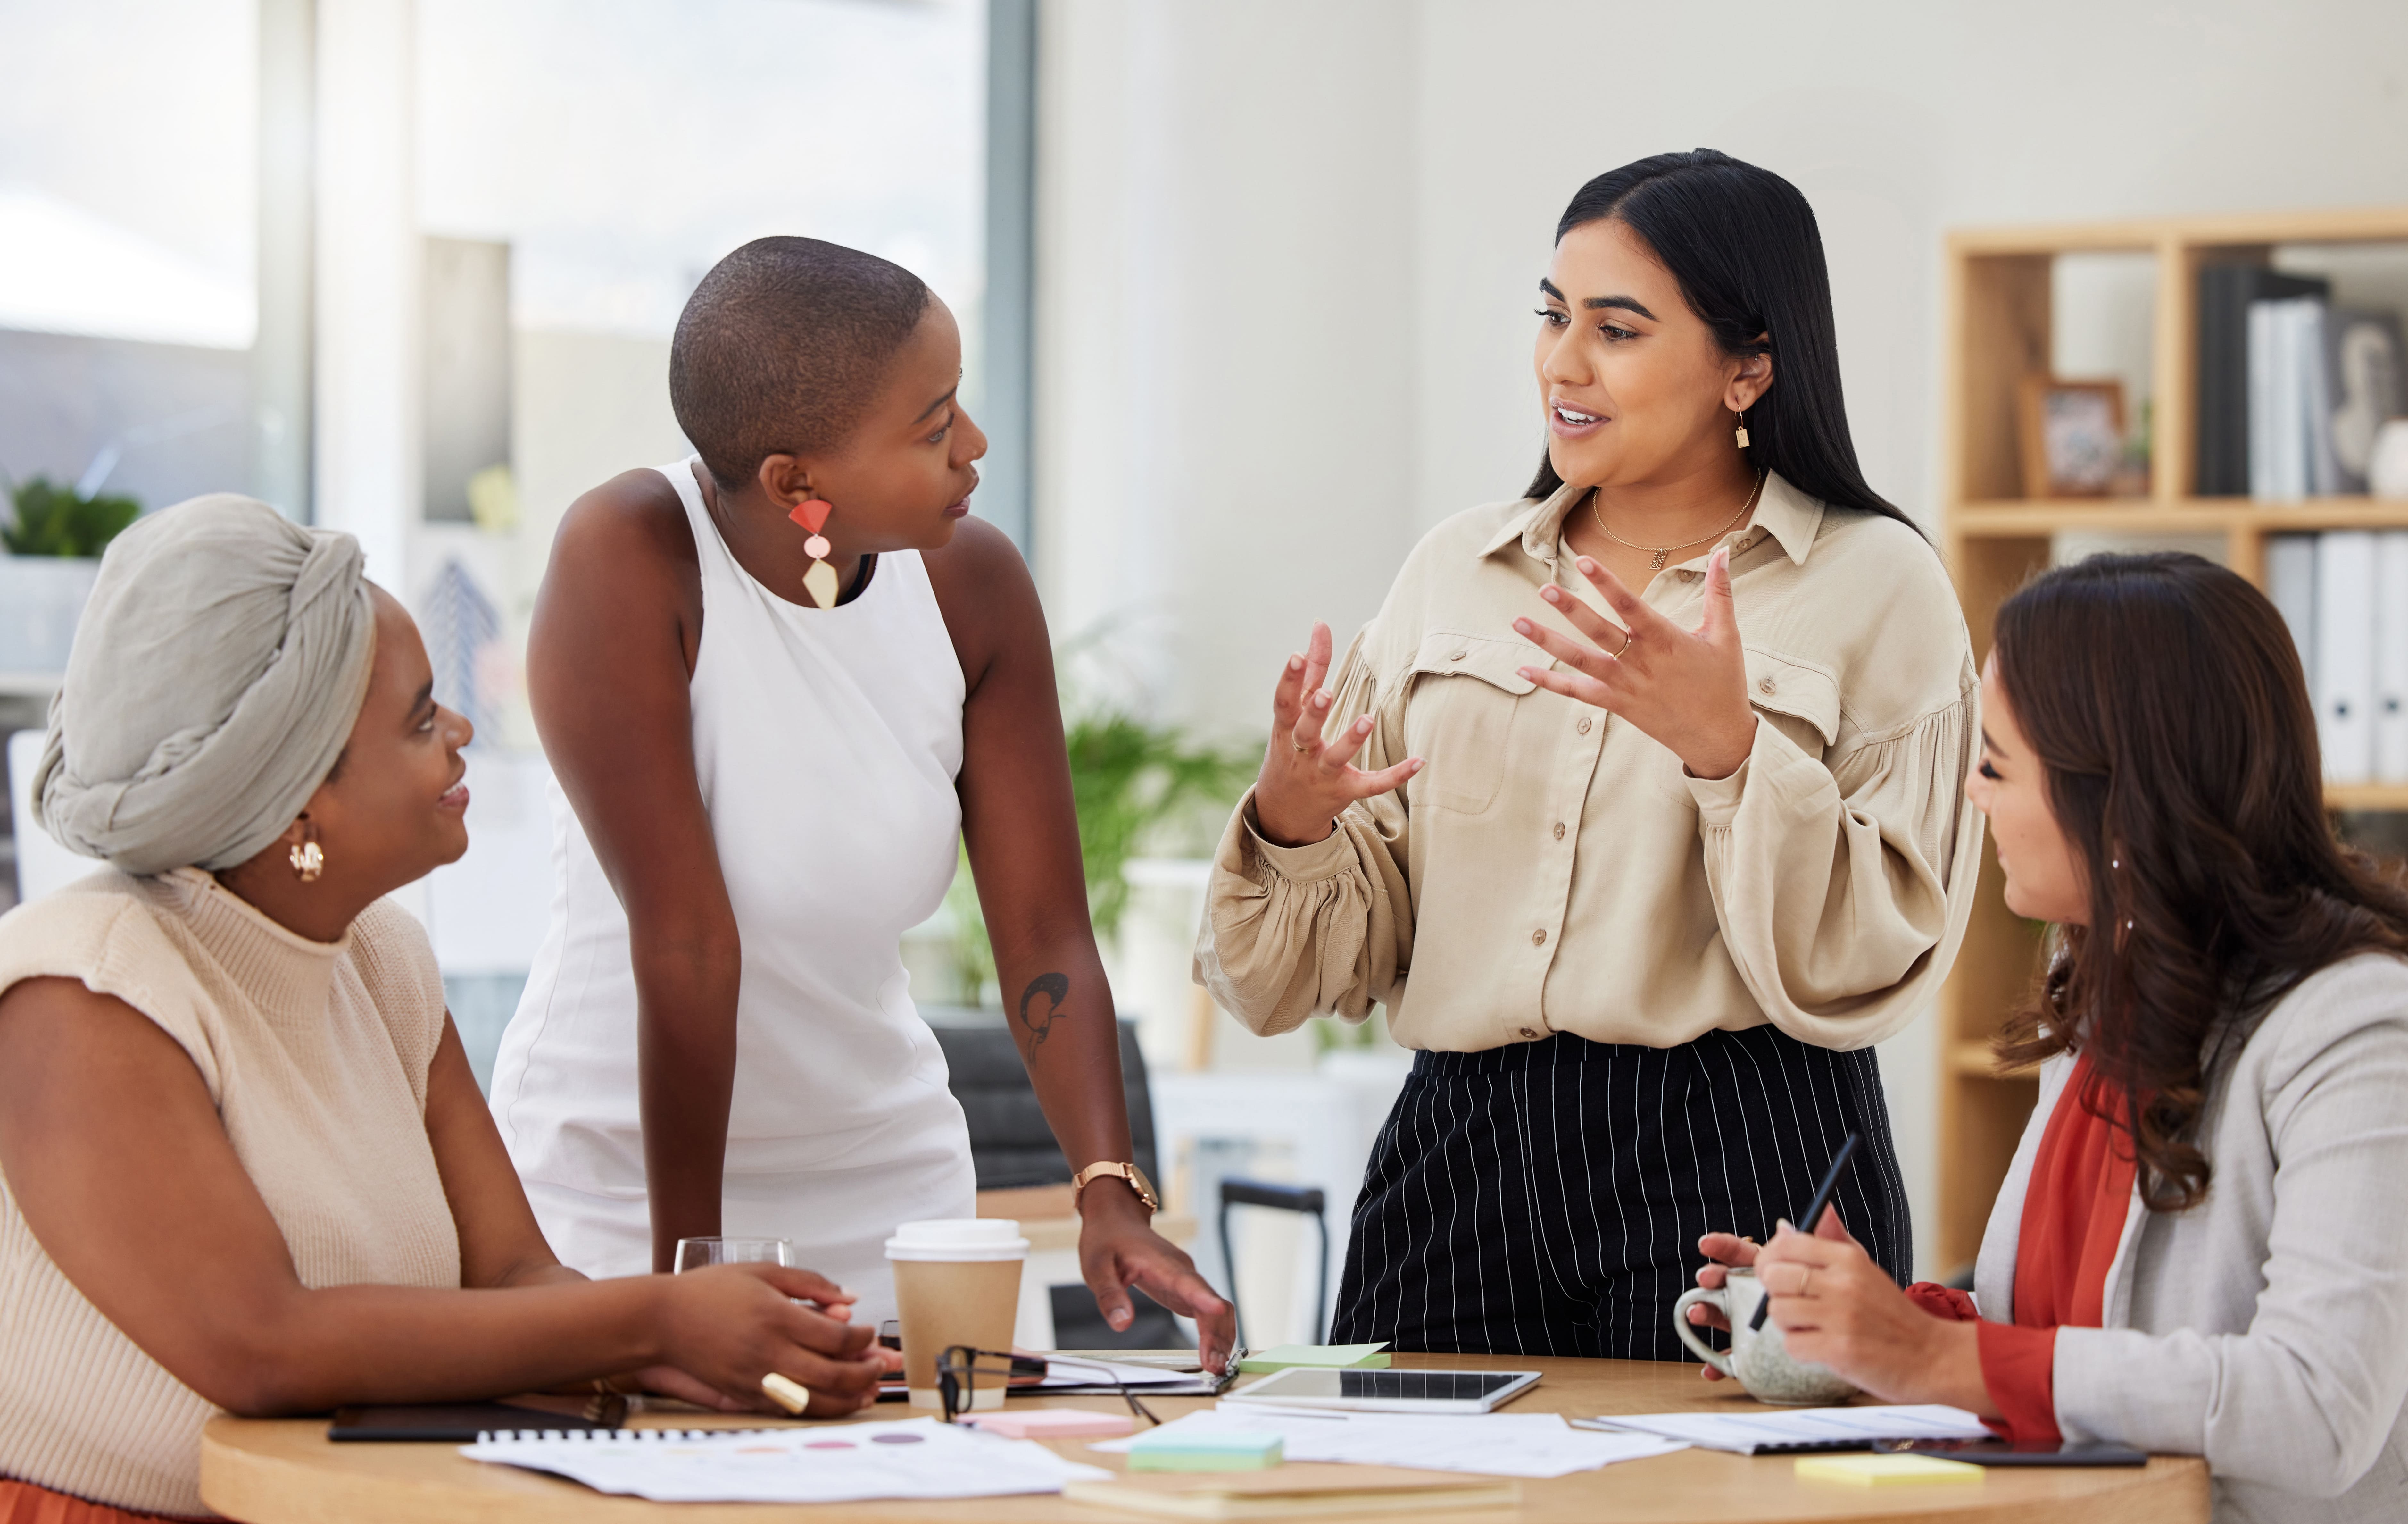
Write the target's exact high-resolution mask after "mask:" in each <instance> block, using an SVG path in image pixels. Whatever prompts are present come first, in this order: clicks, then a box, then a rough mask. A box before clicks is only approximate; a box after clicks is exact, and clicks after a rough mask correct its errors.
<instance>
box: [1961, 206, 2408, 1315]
mask: <svg viewBox="0 0 2408 1524" xmlns="http://www.w3.org/2000/svg"><path fill="white" fill-rule="evenodd" d="M2347 243H2399V244H2402V245H2408V207H2403V208H2359V209H2350V210H2338V211H2326V212H2282V213H2267V214H2252V215H2217V216H2206V217H2174V218H2150V219H2143V220H2135V221H2124V222H2111V223H2079V224H2066V225H2060V226H2044V227H2018V228H1988V229H1970V230H1963V231H1959V232H1957V233H1954V234H1952V235H1950V236H1949V238H1948V244H1947V254H1946V258H1947V265H1948V271H1947V283H1948V325H1947V330H1946V335H1945V344H1946V361H1945V372H1946V374H1945V384H1946V387H1947V402H1946V410H1945V420H1946V434H1945V439H1944V441H1943V449H1944V453H1945V476H1944V479H1943V484H1942V495H1943V496H1942V524H1941V541H1942V550H1943V552H1944V553H1945V554H1946V556H1947V558H1948V567H1949V570H1950V573H1951V574H1952V575H1953V576H1954V577H1955V579H1956V582H1957V597H1958V598H1959V599H1960V600H1961V601H1962V603H1963V605H1964V609H1965V621H1966V624H1967V625H1968V627H1969V628H1970V629H1971V632H1972V637H1973V651H1974V656H1975V659H1976V660H1980V659H1982V658H1984V657H1985V656H1987V655H1988V654H1989V648H1990V620H1991V615H1992V613H1993V612H1994V611H1996V610H1997V608H1998V606H1999V603H2000V600H2001V599H2002V598H2004V597H2006V596H2007V595H2008V594H2010V593H2012V592H2014V590H2015V588H2017V587H2018V586H2020V585H2021V584H2022V583H2023V582H2024V579H2025V578H2027V577H2028V576H2030V575H2031V574H2032V573H2033V572H2034V571H2036V570H2039V569H2040V568H2043V567H2046V566H2047V565H2048V564H2049V549H2050V540H2051V537H2053V536H2055V535H2057V534H2058V533H2060V532H2067V531H2071V532H2085V531H2086V532H2094V533H2097V532H2106V533H2123V534H2145V535H2215V536H2220V537H2222V539H2223V541H2224V550H2225V559H2226V562H2227V564H2229V566H2230V567H2231V568H2233V569H2234V570H2236V571H2238V572H2240V573H2242V574H2243V576H2246V577H2248V578H2250V579H2251V580H2252V581H2256V582H2261V583H2262V582H2263V580H2264V576H2265V567H2266V539H2267V537H2268V536H2270V535H2274V534H2280V533H2285V532H2287V531H2311V532H2312V531H2315V530H2320V529H2371V528H2386V529H2387V528H2408V501H2398V500H2391V501H2386V500H2380V499H2373V498H2367V497H2318V498H2308V499H2304V500H2301V501H2300V502H2296V503H2261V502H2256V501H2252V500H2250V499H2248V498H2241V497H2199V496H2193V495H2192V492H2193V486H2194V482H2193V471H2194V466H2195V460H2196V452H2195V449H2194V439H2193V420H2194V418H2195V417H2196V409H2197V402H2198V398H2197V396H2196V387H2197V377H2196V367H2195V366H2194V364H2193V356H2194V354H2195V352H2196V349H2195V345H2196V339H2197V334H2196V330H2197V327H2198V314H2199V270H2200V266H2202V265H2205V264H2209V263H2218V264H2228V263H2248V262H2259V263H2262V262H2266V261H2268V260H2270V259H2271V258H2272V254H2273V251H2274V249H2275V247H2276V246H2278V245H2284V244H2293V245H2299V244H2314V245H2329V244H2347ZM2088 253H2143V254H2148V255H2150V256H2152V257H2153V258H2154V260H2155V262H2156V266H2157V289H2156V298H2155V308H2154V311H2153V314H2152V316H2153V338H2152V349H2151V356H2150V369H2151V376H2152V381H2151V388H2150V389H2151V393H2152V395H2153V399H2154V400H2153V406H2152V410H2151V417H2150V425H2151V429H2152V438H2151V440H2150V452H2149V453H2150V460H2151V473H2150V487H2151V490H2150V496H2146V497H2116V498H2097V497H2091V498H2057V499H2037V500H2035V499H2026V498H2024V497H2023V496H2022V494H2023V471H2022V465H2021V457H2020V455H2019V453H2018V450H2017V440H2016V433H2015V426H2016V395H2017V388H2018V386H2019V385H2020V383H2021V381H2023V378H2025V377H2026V376H2028V375H2045V374H2047V373H2049V371H2050V369H2051V358H2052V357H2051V353H2050V350H2051V339H2050V318H2051V311H2050V290H2051V279H2050V278H2051V271H2052V266H2053V265H2054V263H2055V261H2056V260H2057V257H2058V256H2059V255H2062V254H2088ZM2326 801H2327V803H2328V804H2329V805H2330V806H2331V807H2332V808H2333V809H2335V810H2401V811H2408V785H2401V784H2369V785H2361V786H2353V787H2347V788H2332V789H2329V790H2327V792H2326ZM2039 952H2040V937H2039V929H2038V927H2034V926H2033V925H2031V924H2030V923H2028V922H2026V921H2024V920H2022V919H2021V918H2019V917H2017V916H2016V915H2014V913H2012V912H2010V911H2009V910H2008V909H2007V906H2006V899H2005V896H2004V884H2003V881H2002V880H2001V879H2000V874H1999V870H1998V865H1997V861H1996V859H1995V858H1994V857H1993V856H1992V855H1990V853H1989V852H1988V851H1987V849H1986V848H1985V851H1984V853H1983V864H1982V877H1981V884H1980V887H1979V890H1978V893H1977V899H1976V901H1975V904H1974V907H1973V915H1972V923H1971V926H1970V927H1967V929H1966V933H1965V944H1964V950H1963V952H1962V953H1961V954H1960V955H1959V956H1958V958H1957V967H1956V969H1955V970H1954V971H1953V972H1952V973H1951V975H1950V976H1949V979H1948V983H1947V985H1946V986H1945V987H1944V988H1943V989H1942V994H1941V999H1940V1012H1939V1014H1940V1021H1941V1033H1942V1040H1941V1043H1940V1076H1939V1079H1940V1150H1941V1152H1940V1161H1939V1162H1940V1220H1939V1222H1938V1224H1937V1225H1936V1227H1937V1231H1938V1235H1939V1236H1938V1247H1939V1253H1938V1255H1937V1257H1936V1258H1938V1260H1939V1262H1940V1263H1941V1265H1942V1266H1943V1267H1944V1268H1945V1269H1947V1270H1950V1271H1954V1270H1957V1269H1959V1268H1961V1267H1963V1266H1966V1265H1969V1264H1971V1262H1972V1259H1973V1256H1974V1252H1975V1251H1976V1250H1977V1249H1978V1248H1979V1247H1980V1244H1981V1241H1982V1229H1983V1227H1984V1225H1985V1223H1986V1222H1987V1220H1988V1217H1989V1212H1990V1203H1991V1201H1992V1199H1993V1198H1994V1197H1995V1196H1996V1195H1997V1193H1998V1187H1999V1185H2000V1181H2002V1180H2003V1179H2005V1177H2006V1172H2007V1164H2008V1162H2009V1160H2010V1159H2011V1158H2012V1157H2014V1147H2015V1142H2016V1139H2017V1138H2018V1137H2019V1136H2020V1135H2021V1134H2022V1131H2023V1127H2024V1123H2025V1121H2026V1119H2027V1118H2028V1116H2029V1115H2030V1114H2031V1108H2032V1103H2033V1101H2034V1100H2035V1099H2036V1097H2037V1095H2038V1083H2037V1081H2036V1080H2035V1079H2034V1078H2033V1077H2032V1075H2031V1074H2030V1073H2029V1072H2028V1071H2027V1072H2024V1073H2018V1074H2000V1072H1998V1071H1997V1069H1996V1066H1995V1064H1994V1062H1993V1060H1992V1058H1991V1055H1990V1049H1989V1042H1990V1039H1991V1037H1992V1036H1993V1034H1995V1033H1996V1031H1997V1030H1998V1028H1999V1025H2000V1022H2001V1021H2002V1020H2003V1019H2004V1018H2005V1015H2006V1014H2007V1013H2008V1011H2010V1010H2011V1009H2013V1007H2014V1005H2015V1004H2016V1003H2017V1002H2018V1001H2020V1000H2021V999H2023V998H2024V997H2025V996H2026V994H2027V993H2028V990H2029V988H2030V985H2031V981H2032V978H2033V975H2034V974H2035V972H2036V971H2037V968H2038V955H2039Z"/></svg>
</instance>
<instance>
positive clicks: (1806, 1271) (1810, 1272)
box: [1798, 1265, 1814, 1297]
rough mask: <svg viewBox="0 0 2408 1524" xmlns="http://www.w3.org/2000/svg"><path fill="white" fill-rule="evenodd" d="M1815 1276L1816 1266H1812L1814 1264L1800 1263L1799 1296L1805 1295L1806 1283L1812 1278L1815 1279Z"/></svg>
mask: <svg viewBox="0 0 2408 1524" xmlns="http://www.w3.org/2000/svg"><path fill="white" fill-rule="evenodd" d="M1813 1278H1814V1267H1813V1266H1812V1265H1800V1266H1799V1267H1798V1295H1799V1296H1801V1297H1802V1296H1804V1295H1805V1294H1806V1283H1807V1282H1809V1281H1811V1280H1813Z"/></svg>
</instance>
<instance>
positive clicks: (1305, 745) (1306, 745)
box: [1287, 736, 1312, 752]
mask: <svg viewBox="0 0 2408 1524" xmlns="http://www.w3.org/2000/svg"><path fill="white" fill-rule="evenodd" d="M1287 743H1288V744H1289V745H1291V746H1293V747H1295V748H1296V749H1297V751H1299V752H1309V751H1311V750H1312V743H1311V742H1310V741H1302V740H1297V739H1296V738H1295V737H1294V736H1290V737H1288V738H1287Z"/></svg>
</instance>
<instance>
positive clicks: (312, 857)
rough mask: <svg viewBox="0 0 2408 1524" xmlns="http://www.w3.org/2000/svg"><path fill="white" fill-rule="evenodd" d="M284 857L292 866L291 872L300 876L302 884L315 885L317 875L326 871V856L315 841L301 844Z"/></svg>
mask: <svg viewBox="0 0 2408 1524" xmlns="http://www.w3.org/2000/svg"><path fill="white" fill-rule="evenodd" d="M286 857H287V858H289V859H290V860H291V862H292V864H293V871H294V872H295V873H297V874H299V875H300V878H301V882H302V883H304V884H315V883H317V882H318V875H319V874H321V873H322V872H324V871H325V870H326V854H325V852H324V851H323V850H322V849H321V848H320V847H319V845H318V843H317V841H316V840H315V839H312V840H310V841H304V842H302V843H301V844H300V845H298V846H296V847H294V849H293V850H292V851H291V852H289V853H287V854H286Z"/></svg>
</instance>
